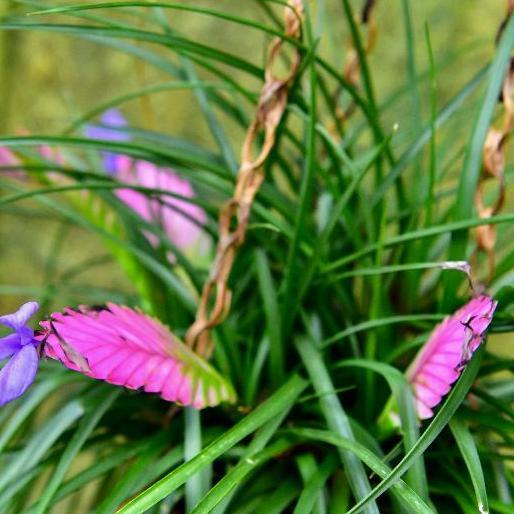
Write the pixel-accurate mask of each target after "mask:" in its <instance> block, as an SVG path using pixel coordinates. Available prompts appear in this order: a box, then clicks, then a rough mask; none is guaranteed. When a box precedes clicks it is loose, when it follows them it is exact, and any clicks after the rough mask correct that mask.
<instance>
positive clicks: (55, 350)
mask: <svg viewBox="0 0 514 514" xmlns="http://www.w3.org/2000/svg"><path fill="white" fill-rule="evenodd" d="M41 326H42V327H43V330H42V331H40V332H39V333H38V334H37V335H36V339H38V340H39V341H41V342H42V343H43V346H42V348H43V353H44V354H45V355H46V356H48V357H50V358H52V359H57V360H59V361H61V362H62V363H63V364H64V365H65V366H66V367H67V368H69V369H72V370H75V371H80V372H82V373H84V374H85V375H88V376H90V377H92V378H95V379H99V380H105V381H106V382H109V383H111V384H115V385H120V386H124V387H127V388H129V389H142V390H144V391H145V392H147V393H158V394H160V396H161V397H162V398H163V399H164V400H167V401H171V402H178V403H180V404H183V405H191V406H193V407H195V408H199V409H200V408H203V407H207V406H215V405H217V404H219V403H220V402H223V401H234V400H235V395H234V392H233V390H232V388H231V386H230V384H229V383H228V382H227V381H225V380H224V379H223V378H222V377H221V376H220V375H219V374H218V373H217V372H216V371H215V370H214V369H213V368H212V367H211V366H210V365H209V364H208V363H207V362H206V361H204V360H203V359H201V358H200V357H199V356H198V355H196V354H195V353H193V352H192V351H191V350H190V349H189V348H188V347H186V346H185V345H184V344H183V343H182V342H181V341H180V340H179V339H177V338H176V337H175V336H174V335H173V334H172V333H171V332H170V331H169V330H168V328H167V327H165V326H164V325H163V324H162V323H160V322H159V321H157V320H156V319H154V318H151V317H150V316H147V315H146V314H144V313H142V312H140V311H137V310H134V309H131V308H129V307H124V306H119V305H115V304H108V305H107V306H105V307H101V308H98V309H97V308H92V307H81V308H79V309H78V310H73V309H69V308H68V309H66V310H65V311H64V312H62V313H60V312H57V313H54V314H52V316H51V317H50V319H48V320H45V321H42V322H41Z"/></svg>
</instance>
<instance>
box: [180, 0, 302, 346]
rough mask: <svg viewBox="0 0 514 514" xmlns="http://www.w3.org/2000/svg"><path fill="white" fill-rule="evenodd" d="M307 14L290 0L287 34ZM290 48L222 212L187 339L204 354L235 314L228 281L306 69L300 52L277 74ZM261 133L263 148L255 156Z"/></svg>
mask: <svg viewBox="0 0 514 514" xmlns="http://www.w3.org/2000/svg"><path fill="white" fill-rule="evenodd" d="M302 16H303V1H302V0H289V1H288V6H287V7H286V8H285V15H284V18H285V24H284V32H285V35H286V36H288V37H289V38H297V39H299V38H300V37H301V22H302ZM284 44H285V43H284V40H283V39H282V38H280V37H277V38H275V39H274V40H273V42H272V43H271V45H270V49H269V53H268V60H267V63H266V67H265V81H264V85H263V87H262V90H261V96H260V99H259V102H258V105H257V111H256V114H255V119H254V121H253V122H252V124H251V125H250V126H249V128H248V131H247V133H246V137H245V140H244V143H243V148H242V152H241V167H240V169H239V173H238V175H237V181H236V186H235V191H234V195H233V197H232V198H231V199H230V200H229V201H228V202H227V203H226V204H225V205H224V206H223V207H222V208H221V210H220V214H219V240H218V247H217V250H216V257H215V259H214V262H213V264H212V268H211V271H210V274H209V278H208V279H207V281H206V283H205V285H204V287H203V291H202V295H201V298H200V302H199V305H198V310H197V314H196V320H195V321H194V323H193V324H192V325H191V327H190V328H189V330H188V332H187V335H186V342H187V344H188V345H189V346H190V347H192V348H193V349H194V350H195V351H196V352H197V353H199V354H200V355H204V356H208V355H209V354H210V353H211V351H212V341H211V338H210V330H211V329H212V328H213V327H215V326H217V325H219V324H220V323H221V322H222V321H223V320H224V319H225V318H226V316H227V315H228V312H229V310H230V301H231V296H232V293H231V291H230V288H229V287H228V284H227V282H228V279H229V276H230V272H231V270H232V266H233V264H234V259H235V257H236V253H237V249H238V248H239V247H240V246H241V245H242V244H243V243H244V240H245V236H246V230H247V228H248V222H249V220H250V214H251V210H252V205H253V201H254V198H255V195H256V194H257V192H258V191H259V188H260V186H261V184H262V182H263V180H264V169H263V166H264V163H265V161H266V159H267V158H268V156H269V154H270V152H271V150H272V148H273V146H274V144H275V133H276V130H277V127H278V125H279V123H280V120H281V119H282V116H283V114H284V111H285V109H286V106H287V99H288V94H289V87H290V85H291V83H292V81H293V80H294V79H295V77H296V75H297V73H298V69H299V67H300V57H301V55H300V53H299V51H298V49H296V48H295V49H293V55H292V58H291V63H290V65H289V69H288V71H287V73H286V74H285V76H283V77H278V76H277V75H276V74H275V73H274V67H275V63H276V60H277V59H278V58H279V57H280V56H281V53H282V51H283V47H284ZM261 134H262V136H263V142H262V145H261V146H260V149H259V151H258V152H256V153H254V149H255V147H257V144H258V139H259V137H260V136H261Z"/></svg>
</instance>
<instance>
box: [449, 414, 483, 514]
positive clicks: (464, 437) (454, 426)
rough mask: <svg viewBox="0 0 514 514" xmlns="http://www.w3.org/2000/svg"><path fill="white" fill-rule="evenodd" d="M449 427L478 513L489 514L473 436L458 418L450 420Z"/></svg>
mask: <svg viewBox="0 0 514 514" xmlns="http://www.w3.org/2000/svg"><path fill="white" fill-rule="evenodd" d="M449 425H450V429H451V431H452V433H453V436H454V438H455V442H456V443H457V446H458V447H459V450H460V453H461V455H462V457H463V459H464V462H465V463H466V466H467V468H468V472H469V476H470V477H471V482H472V483H473V489H474V490H475V496H476V499H477V503H478V511H479V512H480V513H486V512H489V502H488V498H487V490H486V487H485V479H484V471H483V469H482V465H481V464H480V458H479V457H478V451H477V447H476V444H475V441H474V439H473V436H472V435H471V433H470V431H469V428H468V427H467V424H466V423H465V422H464V421H463V420H461V419H459V418H458V417H454V418H453V419H451V420H450V423H449Z"/></svg>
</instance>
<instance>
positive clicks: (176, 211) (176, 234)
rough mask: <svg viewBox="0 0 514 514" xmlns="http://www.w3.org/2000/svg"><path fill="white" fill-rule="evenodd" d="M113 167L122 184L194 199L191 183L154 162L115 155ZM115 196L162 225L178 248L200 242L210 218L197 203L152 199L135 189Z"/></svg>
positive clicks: (142, 215)
mask: <svg viewBox="0 0 514 514" xmlns="http://www.w3.org/2000/svg"><path fill="white" fill-rule="evenodd" d="M112 164H113V166H114V170H115V173H114V177H115V178H116V180H118V181H119V182H122V183H123V184H127V185H135V186H142V187H146V188H149V189H159V190H162V191H165V192H169V193H173V194H176V195H179V196H181V197H183V198H194V197H195V192H194V190H193V188H192V186H191V183H190V182H189V181H187V180H185V179H183V178H181V177H179V176H178V175H177V174H176V173H175V172H174V171H172V170H171V169H169V168H160V167H158V166H156V165H155V164H153V163H151V162H148V161H139V160H134V159H132V158H130V157H128V156H126V155H115V156H114V157H113V159H112ZM116 195H117V196H118V198H119V199H120V200H121V201H123V202H124V203H125V204H126V205H128V206H129V207H130V208H131V209H132V210H133V211H135V212H137V213H138V214H139V216H141V218H143V219H144V220H146V221H148V222H150V223H156V224H157V225H158V226H160V227H161V228H162V230H163V231H164V232H165V233H166V234H167V236H168V238H169V240H170V241H171V242H173V243H174V244H175V245H177V246H178V247H179V248H182V249H185V248H189V247H191V246H192V245H193V244H195V243H196V242H198V241H199V240H200V238H201V235H202V228H201V227H202V225H204V224H205V222H206V221H207V217H206V215H205V212H204V211H203V209H202V208H201V207H198V206H197V205H195V204H194V203H191V202H189V201H187V200H182V199H179V198H174V197H173V196H171V195H165V194H163V195H161V196H160V197H159V198H158V199H157V198H149V197H148V196H147V195H146V194H144V193H141V192H139V191H135V190H133V189H119V190H117V192H116ZM148 237H149V239H150V242H151V243H152V244H156V238H155V237H152V235H151V234H149V235H148Z"/></svg>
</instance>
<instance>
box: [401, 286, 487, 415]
mask: <svg viewBox="0 0 514 514" xmlns="http://www.w3.org/2000/svg"><path fill="white" fill-rule="evenodd" d="M496 305H497V302H496V301H494V300H493V299H492V298H491V297H489V296H486V295H481V296H478V297H477V298H473V299H472V300H471V301H470V302H468V303H467V304H466V305H464V306H463V307H461V308H460V309H459V310H458V311H457V312H455V313H454V314H453V315H452V316H449V317H447V318H446V319H445V320H444V321H443V322H442V323H440V324H439V325H437V326H436V327H435V329H434V330H433V331H432V334H431V335H430V337H429V339H428V341H427V342H426V344H425V345H424V346H423V347H422V348H421V350H420V351H419V353H418V355H417V356H416V358H415V360H414V362H413V363H412V364H411V365H410V367H409V369H408V370H407V378H408V380H409V382H410V383H411V384H412V387H413V390H414V396H415V399H416V408H417V412H418V417H419V418H420V419H428V418H430V417H432V416H433V415H434V413H433V411H432V408H433V407H435V406H436V405H438V404H439V403H440V402H441V399H442V397H443V396H445V395H446V394H447V393H448V392H449V391H450V389H451V385H452V384H453V383H454V382H455V381H456V380H457V378H459V375H460V374H461V372H462V370H463V369H464V367H465V366H466V364H467V363H468V362H469V360H470V359H471V357H472V355H473V352H475V350H476V349H477V348H478V347H479V346H480V344H481V343H482V340H483V338H484V333H485V331H486V329H487V327H488V326H489V324H490V323H491V320H492V318H493V313H494V310H495V309H496Z"/></svg>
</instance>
